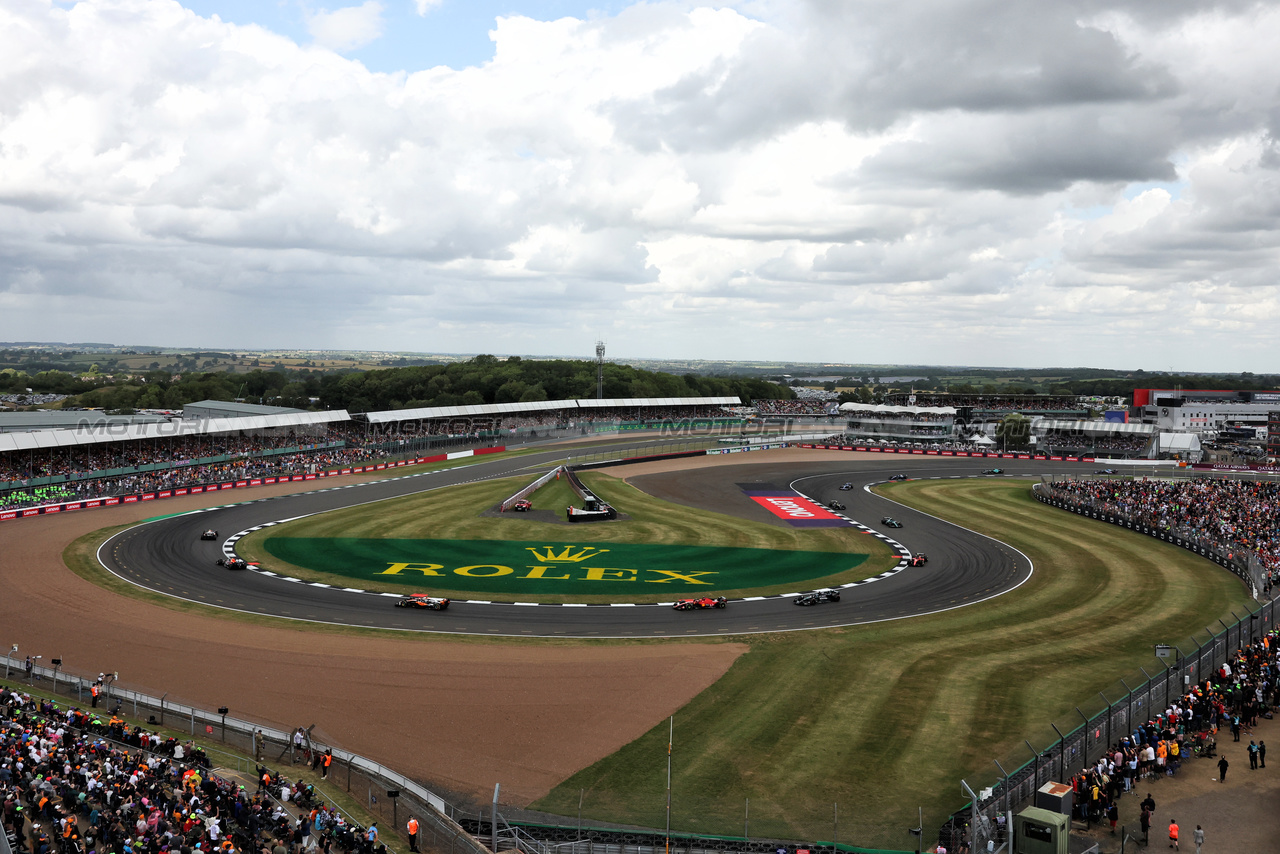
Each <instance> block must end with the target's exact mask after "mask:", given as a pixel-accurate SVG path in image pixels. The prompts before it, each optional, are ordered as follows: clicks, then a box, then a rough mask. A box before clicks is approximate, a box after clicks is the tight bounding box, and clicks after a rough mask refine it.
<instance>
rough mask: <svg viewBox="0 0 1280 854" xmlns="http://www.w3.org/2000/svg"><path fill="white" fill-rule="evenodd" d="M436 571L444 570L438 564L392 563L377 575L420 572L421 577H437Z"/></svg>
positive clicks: (441, 565) (442, 566)
mask: <svg viewBox="0 0 1280 854" xmlns="http://www.w3.org/2000/svg"><path fill="white" fill-rule="evenodd" d="M437 569H444V565H443V564H439V563H393V564H391V566H390V568H388V569H384V570H382V572H379V573H378V575H399V574H400V573H402V572H421V573H422V574H423V575H439V574H440V573H438V572H436V570H437Z"/></svg>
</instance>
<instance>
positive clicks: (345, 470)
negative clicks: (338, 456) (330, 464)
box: [342, 468, 364, 474]
mask: <svg viewBox="0 0 1280 854" xmlns="http://www.w3.org/2000/svg"><path fill="white" fill-rule="evenodd" d="M352 471H355V472H356V473H357V474H359V473H360V472H362V471H364V469H363V468H358V469H342V473H343V474H351V472H352Z"/></svg>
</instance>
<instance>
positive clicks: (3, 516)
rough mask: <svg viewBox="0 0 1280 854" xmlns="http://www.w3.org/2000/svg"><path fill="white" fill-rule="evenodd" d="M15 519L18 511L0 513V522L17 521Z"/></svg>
mask: <svg viewBox="0 0 1280 854" xmlns="http://www.w3.org/2000/svg"><path fill="white" fill-rule="evenodd" d="M17 518H18V511H17V510H5V511H4V512H3V513H0V520H3V519H17Z"/></svg>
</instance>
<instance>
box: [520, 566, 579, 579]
mask: <svg viewBox="0 0 1280 854" xmlns="http://www.w3.org/2000/svg"><path fill="white" fill-rule="evenodd" d="M549 569H551V567H549V566H531V567H529V572H528V574H527V575H522V576H520V578H521V579H525V578H545V579H546V580H548V581H562V580H564V579H566V578H568V577H569V576H568V575H547V574H546V572H547V570H549Z"/></svg>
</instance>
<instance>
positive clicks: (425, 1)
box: [413, 0, 444, 15]
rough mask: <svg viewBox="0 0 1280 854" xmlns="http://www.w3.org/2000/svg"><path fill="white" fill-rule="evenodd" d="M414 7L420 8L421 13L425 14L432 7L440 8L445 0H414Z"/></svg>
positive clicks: (419, 12)
mask: <svg viewBox="0 0 1280 854" xmlns="http://www.w3.org/2000/svg"><path fill="white" fill-rule="evenodd" d="M413 5H414V8H416V9H417V10H418V14H419V15H425V14H427V13H428V12H430V11H431V10H432V9H439V8H440V7H441V6H443V5H444V0H413Z"/></svg>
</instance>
